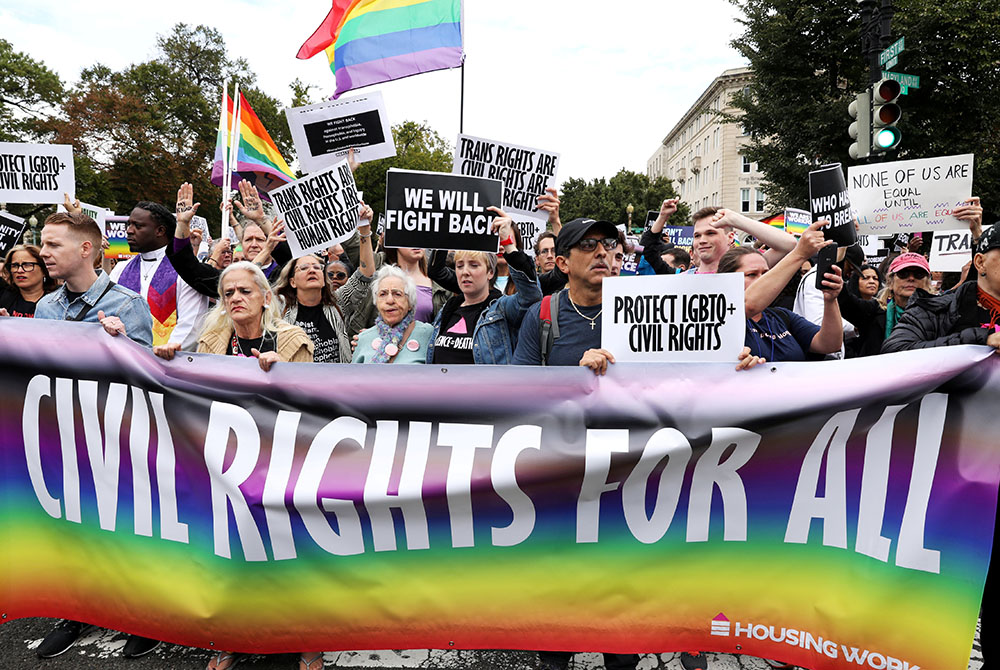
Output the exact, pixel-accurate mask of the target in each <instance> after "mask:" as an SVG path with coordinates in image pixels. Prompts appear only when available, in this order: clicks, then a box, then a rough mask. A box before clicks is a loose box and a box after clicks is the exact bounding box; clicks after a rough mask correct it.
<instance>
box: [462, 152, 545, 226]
mask: <svg viewBox="0 0 1000 670" xmlns="http://www.w3.org/2000/svg"><path fill="white" fill-rule="evenodd" d="M558 168H559V154H557V153H553V152H551V151H543V150H542V149H530V148H528V147H522V146H519V145H517V144H508V143H506V142H496V141H494V140H486V139H483V138H481V137H472V136H471V135H459V136H458V142H457V143H456V144H455V161H454V163H452V168H451V172H452V174H462V175H467V176H470V177H486V178H487V179H499V180H500V181H501V182H503V206H502V209H503V210H504V211H505V212H507V213H508V214H510V215H511V216H513V215H515V214H517V215H521V216H528V217H532V218H540V219H542V220H543V221H544V220H547V219H548V213H547V212H545V211H542V212H539V211H538V203H537V200H538V196H540V195H542V194H543V193H545V189H547V188H556V186H557V184H556V171H557V170H558ZM539 232H541V231H539ZM525 246H527V241H525Z"/></svg>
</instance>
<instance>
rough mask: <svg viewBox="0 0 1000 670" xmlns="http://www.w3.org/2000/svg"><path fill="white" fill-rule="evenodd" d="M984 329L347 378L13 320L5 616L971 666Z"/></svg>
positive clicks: (356, 637) (308, 643) (250, 640)
mask: <svg viewBox="0 0 1000 670" xmlns="http://www.w3.org/2000/svg"><path fill="white" fill-rule="evenodd" d="M67 342H73V346H71V347H70V346H66V343H67ZM991 352H992V350H991V349H987V348H986V347H968V346H966V347H959V346H955V347H942V348H938V349H934V350H920V351H913V352H906V353H902V354H892V355H889V356H881V357H872V358H865V359H853V360H846V361H832V362H822V363H775V364H768V366H767V367H768V369H767V370H753V371H749V372H735V371H734V370H733V366H732V365H730V364H659V365H643V366H642V367H641V368H640V367H637V366H630V365H628V364H625V363H619V364H617V365H614V366H611V369H610V370H609V371H608V374H607V376H604V377H596V376H594V375H593V374H592V373H590V371H589V370H586V369H581V368H578V367H573V368H558V367H557V368H536V369H527V368H521V367H516V366H452V367H449V368H441V367H440V366H436V365H435V366H422V365H412V366H406V365H404V366H392V365H366V366H357V365H341V366H339V367H338V368H337V383H336V384H331V383H330V369H329V368H328V367H327V366H323V365H309V364H288V363H279V364H278V365H276V366H275V367H274V368H273V369H272V370H271V371H270V372H269V373H264V372H262V371H261V370H260V368H259V367H258V366H257V363H256V361H252V360H246V359H236V358H233V357H225V356H210V355H198V354H188V355H184V356H178V357H175V358H174V360H173V361H171V362H169V363H168V362H164V361H162V360H160V359H158V358H155V357H153V356H152V355H151V354H150V352H149V351H148V350H146V349H144V348H142V347H140V346H138V345H136V344H134V343H133V342H131V341H129V340H127V339H126V338H124V337H117V338H113V337H110V336H108V335H107V334H105V333H104V332H103V331H102V329H101V328H100V326H98V325H95V324H79V323H70V322H52V321H49V322H44V321H39V320H37V319H34V320H32V319H0V389H2V394H3V396H2V399H0V565H2V566H3V570H2V572H0V610H2V611H3V613H4V614H5V615H6V616H5V618H4V621H10V620H11V619H15V618H19V617H30V616H46V617H67V618H72V619H76V620H79V621H86V622H90V623H94V624H98V625H102V626H106V627H109V628H114V629H116V630H121V631H125V632H129V633H136V634H140V635H144V636H147V637H152V638H156V639H159V640H166V641H170V642H175V643H179V644H186V645H192V646H198V647H205V648H209V647H214V648H215V649H235V650H238V651H248V652H288V651H297V650H302V649H308V650H339V649H428V648H431V649H436V648H444V649H449V648H450V649H546V650H601V651H610V652H621V653H629V652H638V653H659V652H669V651H680V650H684V649H700V650H703V651H720V652H729V653H737V652H738V653H742V654H750V655H754V656H759V657H764V658H779V659H781V660H783V661H785V662H788V663H792V664H794V665H799V666H803V667H808V668H813V669H814V670H845V669H847V668H851V669H853V670H858V668H859V667H869V668H911V669H912V668H915V667H917V666H919V667H920V668H924V669H933V670H964V668H965V667H966V665H967V663H968V659H969V653H970V649H971V646H972V640H973V635H974V632H975V627H976V619H977V614H978V611H979V603H980V599H981V597H982V590H983V583H984V579H985V575H986V570H987V565H988V563H989V559H990V549H991V537H992V532H993V523H994V512H995V509H996V501H997V478H998V475H1000V450H997V448H996V436H997V435H998V434H1000V413H998V412H996V397H997V395H998V393H1000V360H998V359H997V357H996V356H993V355H992V354H991ZM758 373H760V374H758ZM817 379H822V382H823V383H822V384H817V382H816V380H817ZM220 380H225V383H220ZM859 380H864V383H859ZM497 389H503V390H504V392H503V393H500V394H498V393H497ZM734 398H738V399H740V400H739V402H734V401H733V400H732V399H734ZM858 659H861V660H860V661H859V660H858ZM868 659H870V662H868Z"/></svg>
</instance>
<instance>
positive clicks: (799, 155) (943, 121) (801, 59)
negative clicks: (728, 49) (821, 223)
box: [731, 0, 1000, 211]
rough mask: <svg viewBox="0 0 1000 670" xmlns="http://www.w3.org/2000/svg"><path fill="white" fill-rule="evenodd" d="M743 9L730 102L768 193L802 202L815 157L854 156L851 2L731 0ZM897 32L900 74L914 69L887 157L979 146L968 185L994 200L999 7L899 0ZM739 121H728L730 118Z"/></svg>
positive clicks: (999, 167) (863, 68)
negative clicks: (742, 70)
mask: <svg viewBox="0 0 1000 670" xmlns="http://www.w3.org/2000/svg"><path fill="white" fill-rule="evenodd" d="M731 2H732V3H733V4H734V5H736V6H737V7H738V8H740V9H741V10H742V12H743V14H744V16H743V18H742V19H741V22H742V24H743V26H744V32H743V34H742V35H740V36H738V37H737V38H735V39H734V40H733V42H732V44H733V46H734V47H735V48H736V49H737V51H739V52H740V53H741V54H742V55H743V56H744V57H746V58H747V59H748V60H749V61H750V65H751V67H752V68H753V70H754V81H753V83H752V84H751V86H750V89H749V92H748V94H746V95H744V94H738V95H737V96H736V97H735V99H734V104H735V106H736V107H737V108H738V109H739V110H740V112H741V113H740V115H739V117H738V120H739V121H740V122H741V123H742V124H743V126H744V128H745V129H746V131H747V132H748V134H749V135H750V139H751V142H750V144H749V146H748V147H747V149H746V150H745V154H746V155H747V156H748V157H749V158H750V160H752V161H756V162H757V163H758V165H759V166H760V169H761V171H762V172H763V173H764V175H765V182H764V187H765V190H766V191H767V195H768V199H769V201H770V202H772V203H774V204H776V205H787V206H799V207H801V206H803V205H804V204H805V203H806V202H807V198H808V173H809V171H810V170H811V169H814V167H815V166H817V165H821V164H824V163H831V162H839V163H842V164H844V166H845V167H846V166H848V165H852V164H854V161H852V160H851V159H850V157H849V156H848V153H847V152H848V147H849V146H850V143H851V140H850V138H849V137H848V136H847V127H848V125H849V123H850V118H849V117H848V115H847V107H848V105H849V103H850V102H851V101H852V100H853V99H854V96H855V94H857V93H858V92H860V91H862V90H864V88H866V87H867V86H868V85H869V80H868V68H867V64H866V62H865V59H864V57H863V55H862V53H861V21H860V15H859V9H858V4H857V1H856V0H827V1H826V2H822V3H816V2H812V1H811V0H731ZM894 5H895V6H896V10H897V11H896V14H895V16H894V18H893V28H892V32H893V35H892V37H893V39H897V38H898V37H900V36H905V37H906V50H905V51H904V52H903V54H902V55H901V57H900V60H899V65H898V66H897V67H896V68H894V69H896V70H897V71H902V72H907V73H910V74H916V75H919V76H920V77H921V88H919V89H912V88H911V89H910V93H909V95H906V96H902V98H901V99H900V105H901V107H902V109H903V118H902V120H901V121H900V123H899V127H900V130H901V131H902V135H903V138H902V142H901V144H900V146H899V148H898V150H896V151H893V152H890V154H889V155H888V156H887V160H904V159H913V158H926V157H932V156H945V155H954V154H960V153H975V154H976V171H975V185H974V191H975V192H976V193H978V194H979V195H981V196H982V197H983V204H984V206H985V207H986V208H987V209H991V210H993V211H996V210H997V208H998V204H1000V200H998V198H1000V190H998V189H1000V163H998V152H1000V143H998V139H1000V136H998V135H1000V108H998V107H997V105H996V104H995V103H994V101H993V100H992V98H991V97H990V96H989V95H987V93H988V92H992V91H996V90H998V87H1000V67H998V62H997V55H996V54H997V53H1000V48H998V47H1000V5H997V3H988V4H982V3H979V2H976V1H974V0H945V1H940V0H895V2H894ZM732 120H734V121H735V120H736V118H734V119H732Z"/></svg>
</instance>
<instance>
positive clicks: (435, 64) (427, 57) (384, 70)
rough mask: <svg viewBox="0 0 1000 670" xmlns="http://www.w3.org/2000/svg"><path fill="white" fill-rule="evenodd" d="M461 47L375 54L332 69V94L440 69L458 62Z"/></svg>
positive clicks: (461, 56)
mask: <svg viewBox="0 0 1000 670" xmlns="http://www.w3.org/2000/svg"><path fill="white" fill-rule="evenodd" d="M462 58H463V53H462V48H461V47H439V48H437V49H428V50H426V51H417V52H414V53H410V54H403V55H401V56H393V57H391V58H379V59H378V60H372V61H368V62H367V63H361V64H359V65H348V66H347V67H342V68H340V69H339V70H337V71H336V75H337V92H336V93H335V94H334V96H333V97H335V98H336V97H337V96H339V95H340V94H341V93H344V92H346V91H350V90H352V89H355V88H362V87H364V86H371V85H372V84H380V83H382V82H384V81H391V80H393V79H402V78H403V77H410V76H412V75H415V74H421V73H423V72H431V71H433V70H444V69H447V68H452V67H458V66H459V65H461V64H462Z"/></svg>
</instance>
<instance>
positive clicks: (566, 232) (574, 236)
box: [556, 218, 618, 257]
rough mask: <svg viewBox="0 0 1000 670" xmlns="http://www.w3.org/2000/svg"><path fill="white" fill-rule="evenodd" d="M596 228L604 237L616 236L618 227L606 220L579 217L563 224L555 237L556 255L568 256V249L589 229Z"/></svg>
mask: <svg viewBox="0 0 1000 670" xmlns="http://www.w3.org/2000/svg"><path fill="white" fill-rule="evenodd" d="M595 229H596V230H597V231H598V232H600V233H601V234H602V235H604V236H606V237H614V238H616V239H617V237H618V228H616V227H615V224H613V223H610V222H608V221H598V220H596V219H586V218H579V219H573V220H572V221H570V222H569V223H565V224H563V227H562V230H560V231H559V235H558V236H557V237H556V256H564V257H565V256H569V250H570V249H572V248H573V246H574V245H575V244H576V243H577V242H579V241H580V240H582V239H583V237H584V236H585V235H586V234H587V233H589V232H590V231H591V230H595Z"/></svg>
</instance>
